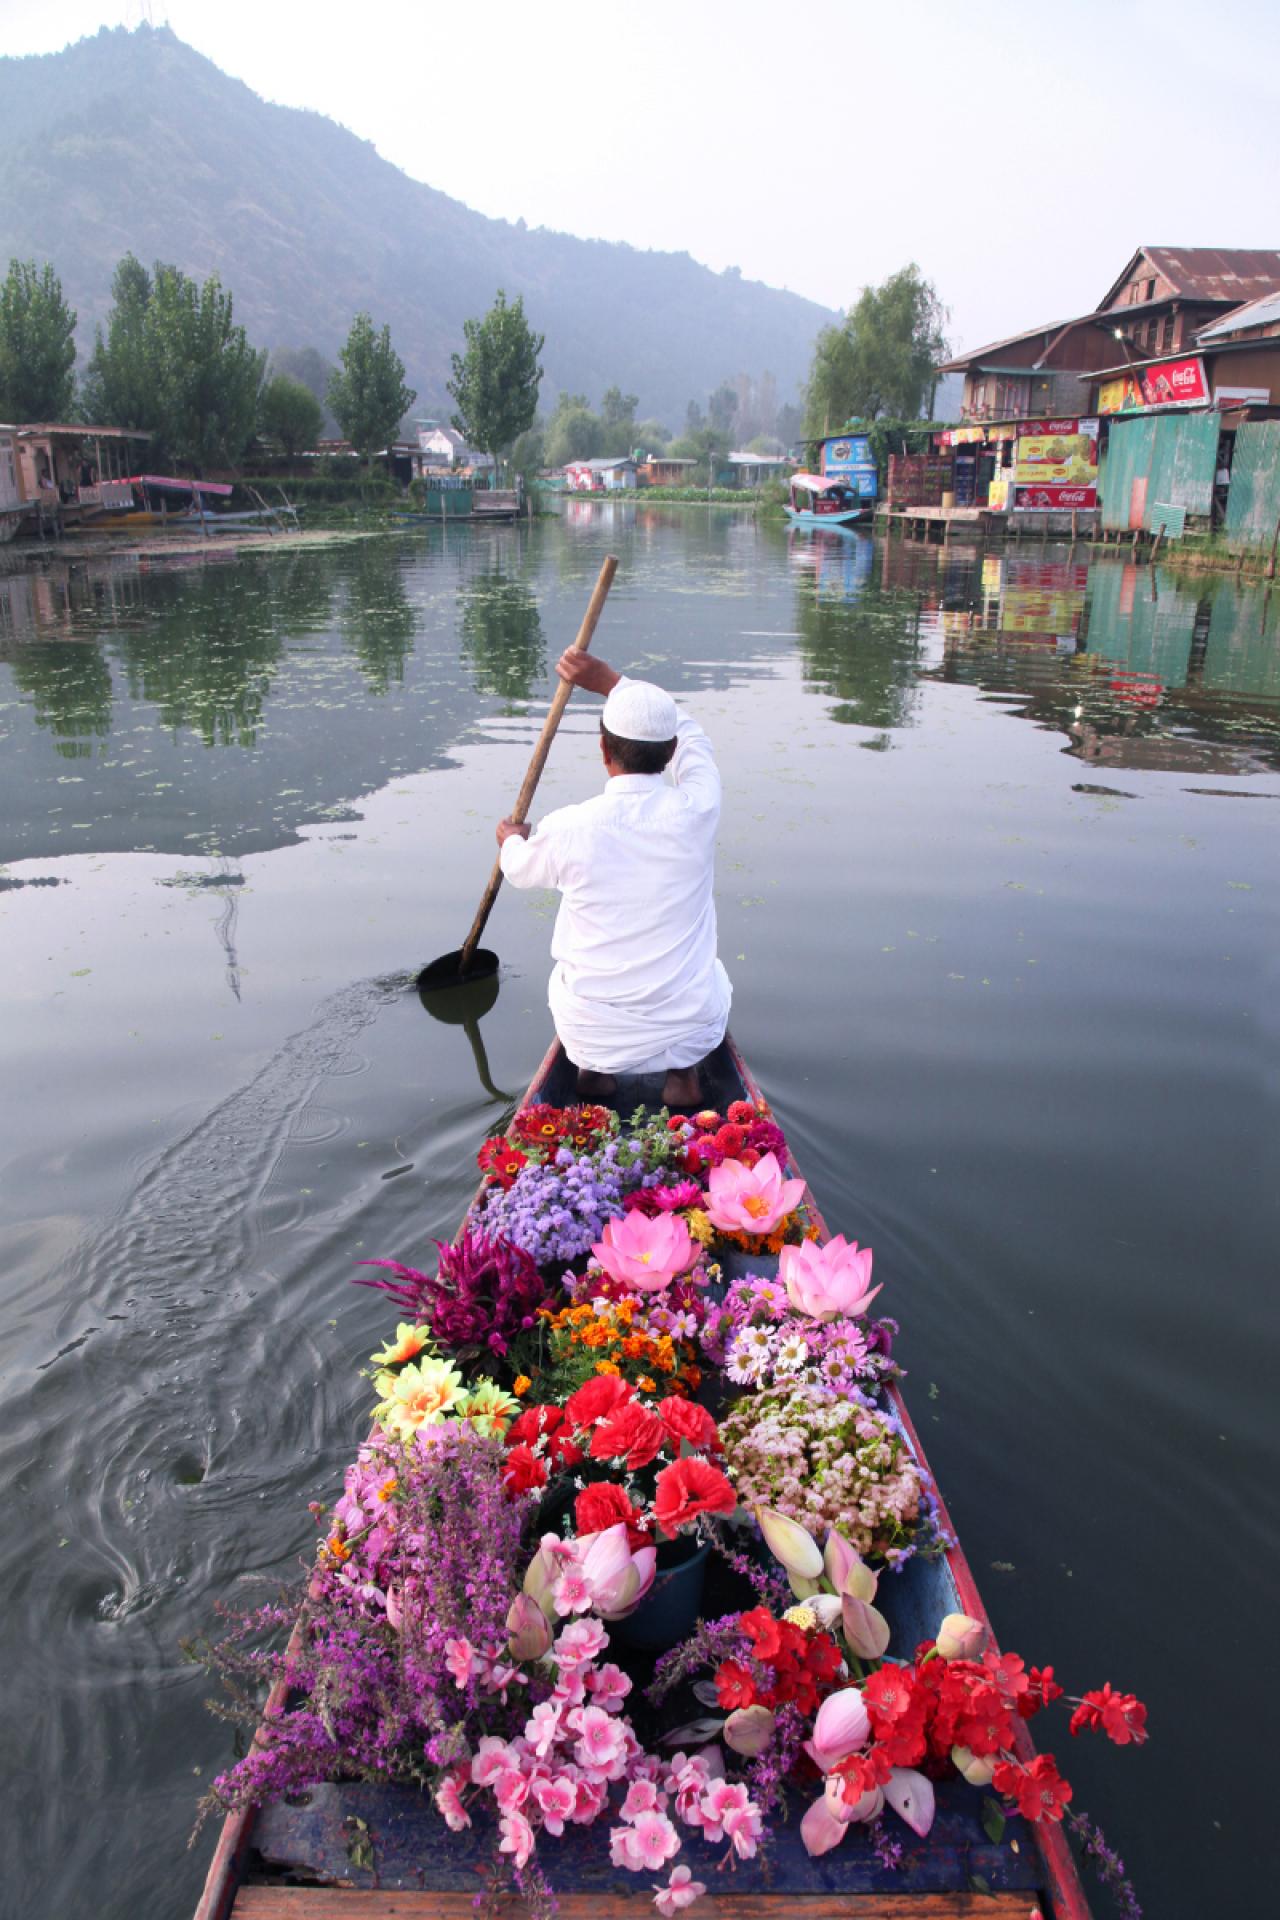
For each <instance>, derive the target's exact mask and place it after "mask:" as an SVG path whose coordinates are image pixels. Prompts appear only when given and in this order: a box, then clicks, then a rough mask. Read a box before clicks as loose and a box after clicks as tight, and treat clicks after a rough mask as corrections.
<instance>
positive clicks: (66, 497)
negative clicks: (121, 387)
mask: <svg viewBox="0 0 1280 1920" xmlns="http://www.w3.org/2000/svg"><path fill="white" fill-rule="evenodd" d="M150 438H151V435H150V434H149V433H142V432H139V431H137V430H135V429H134V428H131V427H81V426H69V425H68V426H59V425H53V424H50V423H47V422H46V423H40V424H32V425H24V426H4V425H0V520H3V522H4V523H5V525H7V526H8V527H9V532H8V533H7V534H6V533H5V532H4V530H3V527H0V538H11V537H12V534H13V533H14V532H16V531H17V530H18V528H19V527H20V526H23V525H27V526H30V527H31V528H32V529H33V530H34V531H38V532H49V531H53V532H60V531H61V530H62V529H63V528H64V527H68V526H83V525H85V524H87V523H89V522H90V521H94V520H98V519H102V518H105V517H106V516H108V515H110V514H113V513H120V512H127V511H129V510H131V509H133V508H134V507H135V506H136V504H137V503H136V500H135V497H134V492H133V486H132V484H131V481H130V477H129V468H130V465H131V464H132V455H133V453H134V452H135V451H136V449H138V448H139V447H142V446H145V445H146V444H147V442H148V441H149V440H150ZM15 489H16V498H15V497H14V496H15ZM6 496H7V497H6Z"/></svg>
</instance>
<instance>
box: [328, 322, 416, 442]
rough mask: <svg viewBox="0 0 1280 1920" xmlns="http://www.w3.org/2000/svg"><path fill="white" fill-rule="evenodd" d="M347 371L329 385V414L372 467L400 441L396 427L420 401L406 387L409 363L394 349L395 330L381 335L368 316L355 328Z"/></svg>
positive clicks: (344, 356) (344, 355)
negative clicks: (376, 457)
mask: <svg viewBox="0 0 1280 1920" xmlns="http://www.w3.org/2000/svg"><path fill="white" fill-rule="evenodd" d="M338 358H339V360H340V361H341V362H342V364H341V366H340V367H338V368H337V370H336V371H335V372H334V373H333V375H332V376H331V377H330V380H329V411H330V412H331V413H332V415H333V417H334V419H335V420H336V421H337V423H338V430H339V432H340V433H341V435H342V437H343V439H344V440H349V441H350V442H351V444H352V446H353V447H354V448H355V450H356V452H357V453H358V454H359V455H360V457H361V458H362V459H363V460H365V461H366V462H367V461H368V460H369V459H370V457H371V456H372V455H373V454H375V453H377V452H378V451H379V449H380V448H382V447H385V446H387V445H389V443H390V442H391V441H392V440H393V439H394V438H395V432H396V428H397V427H398V426H399V425H400V422H401V420H403V418H404V416H405V414H406V413H408V411H409V409H410V407H411V406H412V405H413V403H414V401H415V400H416V399H417V397H418V396H417V394H416V393H415V392H414V390H413V388H412V387H406V385H405V383H404V362H403V360H401V358H400V356H399V354H398V353H397V352H396V350H395V348H394V347H393V346H392V344H391V329H390V327H384V328H383V329H382V332H381V333H375V332H374V327H373V321H372V320H371V319H370V318H369V316H368V314H367V313H358V314H357V315H356V317H355V319H354V320H353V321H352V323H351V331H350V333H349V334H348V335H347V339H346V345H345V346H344V347H343V349H342V351H341V353H340V354H339V355H338Z"/></svg>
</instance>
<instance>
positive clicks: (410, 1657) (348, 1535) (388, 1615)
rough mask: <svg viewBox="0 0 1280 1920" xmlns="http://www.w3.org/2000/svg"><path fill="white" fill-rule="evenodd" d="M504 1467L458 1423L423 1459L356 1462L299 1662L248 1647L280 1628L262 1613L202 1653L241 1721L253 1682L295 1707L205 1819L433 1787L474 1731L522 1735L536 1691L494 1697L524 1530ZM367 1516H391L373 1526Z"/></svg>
mask: <svg viewBox="0 0 1280 1920" xmlns="http://www.w3.org/2000/svg"><path fill="white" fill-rule="evenodd" d="M504 1459H505V1453H504V1449H503V1447H502V1444H501V1442H499V1441H496V1440H489V1439H485V1438H482V1437H480V1436H478V1435H476V1434H474V1433H472V1432H471V1431H470V1429H469V1428H468V1427H466V1426H465V1425H463V1424H459V1425H457V1426H447V1427H441V1428H434V1429H432V1430H431V1437H430V1439H429V1440H428V1442H427V1444H425V1445H424V1444H423V1443H422V1441H421V1440H420V1439H419V1440H416V1441H415V1442H414V1443H413V1444H412V1445H411V1446H408V1447H401V1446H398V1445H396V1444H395V1443H393V1442H392V1441H390V1440H387V1439H386V1438H385V1437H383V1436H375V1438H374V1439H372V1440H371V1441H369V1442H368V1443H367V1444H366V1446H365V1447H364V1448H362V1449H361V1454H360V1459H359V1461H358V1463H357V1465H356V1467H355V1468H354V1469H353V1470H352V1471H351V1472H350V1473H349V1474H348V1478H347V1486H346V1491H345V1493H344V1496H343V1499H342V1500H341V1501H340V1502H339V1503H338V1506H337V1507H335V1509H334V1514H333V1528H334V1530H333V1532H332V1533H331V1534H330V1535H329V1537H328V1538H327V1539H326V1541H325V1543H324V1545H323V1546H322V1548H321V1550H320V1555H319V1559H318V1562H317V1565H316V1568H315V1571H314V1574H313V1577H312V1580H311V1584H310V1588H309V1591H308V1594H307V1598H306V1613H305V1619H306V1628H307V1630H306V1633H305V1634H304V1635H303V1636H302V1639H301V1642H300V1645H299V1646H298V1648H297V1649H296V1650H295V1652H294V1654H293V1655H292V1656H289V1655H287V1654H285V1653H281V1652H271V1651H268V1652H266V1653H265V1654H264V1653H262V1652H261V1651H259V1650H253V1649H246V1647H245V1646H244V1645H243V1642H244V1640H245V1638H246V1637H247V1636H248V1635H251V1634H252V1633H254V1632H261V1631H262V1629H263V1628H264V1627H267V1628H270V1627H272V1626H278V1620H277V1619H275V1618H268V1617H266V1616H264V1615H263V1614H262V1611H261V1610H259V1611H258V1613H257V1614H255V1615H248V1616H246V1617H245V1620H244V1621H243V1622H241V1623H240V1625H239V1626H238V1627H236V1628H234V1629H233V1631H232V1632H231V1634H229V1635H228V1636H227V1638H226V1640H224V1641H223V1642H222V1643H220V1644H219V1645H218V1646H215V1647H214V1648H212V1649H211V1650H210V1651H209V1654H208V1656H207V1658H208V1661H209V1664H210V1665H211V1666H213V1667H214V1668H215V1670H217V1671H219V1672H221V1673H222V1674H223V1675H224V1676H225V1677H227V1678H228V1679H229V1680H231V1681H233V1682H235V1681H238V1682H239V1683H240V1689H241V1703H242V1705H243V1706H244V1707H245V1709H246V1712H245V1717H246V1718H248V1717H256V1713H257V1701H256V1699H252V1700H246V1699H245V1697H244V1681H245V1679H246V1678H249V1679H252V1680H253V1681H255V1682H257V1683H259V1684H260V1683H261V1682H262V1681H264V1680H265V1681H270V1680H273V1679H277V1678H282V1679H284V1680H286V1682H287V1683H288V1685H289V1687H290V1690H291V1696H292V1697H291V1701H290V1704H289V1705H288V1706H287V1707H286V1709H285V1710H284V1712H283V1713H281V1714H279V1715H278V1716H276V1717H275V1718H274V1719H273V1720H272V1721H271V1722H270V1723H269V1730H268V1733H267V1737H266V1740H265V1743H264V1744H262V1745H260V1746H258V1747H256V1748H255V1749H254V1750H253V1751H252V1752H251V1753H249V1754H248V1755H247V1756H246V1757H245V1758H244V1759H243V1760H240V1761H238V1762H237V1763H236V1765H235V1766H233V1767H231V1768H230V1769H229V1770H228V1771H227V1772H226V1773H224V1774H222V1775H220V1776H219V1778H218V1779H217V1780H216V1781H215V1782H214V1784H213V1788H212V1791H211V1794H210V1796H209V1797H208V1800H207V1802H206V1811H215V1810H224V1809H227V1808H231V1807H241V1806H246V1805H249V1804H251V1803H255V1802H260V1801H263V1800H269V1799H273V1798H276V1797H278V1796H279V1795H281V1794H284V1793H290V1792H294V1791H297V1790H298V1789H300V1788H302V1787H306V1786H310V1785H314V1784H316V1783H317V1782H319V1781H323V1780H332V1779H336V1778H338V1777H343V1778H348V1779H350V1778H357V1779H361V1778H363V1779H385V1778H387V1777H388V1776H391V1777H393V1778H396V1779H401V1780H405V1779H407V1780H413V1779H419V1780H424V1779H425V1778H426V1777H427V1775H428V1771H429V1768H430V1766H431V1764H433V1762H437V1761H440V1760H444V1761H447V1760H448V1759H449V1758H451V1757H453V1756H455V1755H456V1753H457V1752H458V1751H460V1747H461V1742H462V1741H463V1739H465V1738H466V1735H467V1731H468V1728H469V1727H478V1729H479V1731H482V1732H486V1733H501V1732H502V1731H503V1727H504V1725H506V1726H508V1727H509V1728H510V1730H512V1731H515V1730H517V1729H518V1728H519V1727H520V1726H521V1725H523V1722H524V1719H525V1717H526V1716H527V1714H528V1712H529V1709H530V1705H531V1700H530V1691H531V1690H530V1688H529V1687H527V1686H519V1685H516V1684H512V1686H511V1688H510V1693H511V1698H510V1700H509V1702H507V1703H506V1704H504V1698H505V1696H502V1695H497V1694H495V1690H494V1674H495V1670H496V1665H497V1663H499V1662H501V1661H502V1660H503V1659H505V1649H506V1642H507V1626H506V1616H507V1610H508V1608H509V1607H510V1604H511V1596H512V1594H513V1593H514V1592H516V1591H517V1590H518V1588H519V1584H520V1580H519V1568H520V1562H521V1550H520V1542H521V1531H522V1528H523V1524H524V1519H525V1513H524V1507H523V1505H522V1503H521V1502H519V1501H515V1500H512V1499H510V1498H509V1496H508V1494H507V1491H506V1488H505V1486H504V1483H503V1477H502V1469H503V1462H504ZM372 1507H378V1508H380V1511H381V1514H382V1515H383V1516H385V1517H384V1518H381V1519H380V1520H379V1521H378V1522H377V1523H376V1524H370V1523H369V1520H370V1509H371V1508H372ZM277 1611H278V1610H277ZM473 1656H474V1657H473ZM513 1671H514V1670H513Z"/></svg>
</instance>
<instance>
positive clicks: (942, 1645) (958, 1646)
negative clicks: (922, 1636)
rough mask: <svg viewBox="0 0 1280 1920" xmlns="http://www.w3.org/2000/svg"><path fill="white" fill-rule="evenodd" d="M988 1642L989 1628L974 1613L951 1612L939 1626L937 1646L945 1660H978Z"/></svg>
mask: <svg viewBox="0 0 1280 1920" xmlns="http://www.w3.org/2000/svg"><path fill="white" fill-rule="evenodd" d="M986 1644H987V1630H986V1628H985V1627H984V1626H983V1624H982V1622H981V1620H975V1619H974V1618H973V1616H972V1614H968V1613H949V1614H948V1615H947V1617H946V1619H945V1620H944V1621H943V1622H942V1625H941V1626H940V1627H939V1628H938V1638H937V1648H938V1652H939V1654H940V1655H941V1656H942V1658H943V1659H944V1660H978V1659H980V1658H981V1657H982V1649H983V1648H984V1647H985V1646H986Z"/></svg>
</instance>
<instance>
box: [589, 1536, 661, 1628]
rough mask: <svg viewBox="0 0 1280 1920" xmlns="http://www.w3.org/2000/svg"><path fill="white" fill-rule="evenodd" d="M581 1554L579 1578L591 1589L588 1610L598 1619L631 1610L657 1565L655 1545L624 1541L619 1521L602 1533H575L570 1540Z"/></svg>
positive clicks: (642, 1597) (613, 1616)
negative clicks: (633, 1547) (589, 1607)
mask: <svg viewBox="0 0 1280 1920" xmlns="http://www.w3.org/2000/svg"><path fill="white" fill-rule="evenodd" d="M574 1545H575V1546H576V1547H577V1549H578V1552H579V1554H580V1555H581V1566H582V1574H583V1578H584V1579H585V1580H586V1583H587V1586H588V1587H589V1589H590V1592H591V1606H592V1610H593V1611H594V1612H596V1613H598V1614H599V1615H600V1618H601V1619H602V1620H620V1619H621V1618H622V1616H623V1615H624V1614H627V1613H632V1612H634V1611H635V1609H636V1608H637V1607H638V1606H639V1604H640V1602H641V1601H642V1600H643V1599H644V1596H645V1594H646V1593H648V1591H649V1589H650V1587H651V1586H652V1585H653V1576H654V1573H655V1572H656V1570H657V1565H658V1550H657V1548H656V1547H636V1548H635V1549H634V1550H633V1549H632V1548H631V1546H630V1545H629V1544H628V1541H627V1529H626V1527H625V1526H624V1524H623V1523H622V1521H621V1520H620V1521H619V1522H618V1524H617V1525H616V1526H613V1527H606V1528H605V1530H604V1532H603V1533H583V1534H579V1536H578V1538H577V1540H576V1541H575V1542H574Z"/></svg>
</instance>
